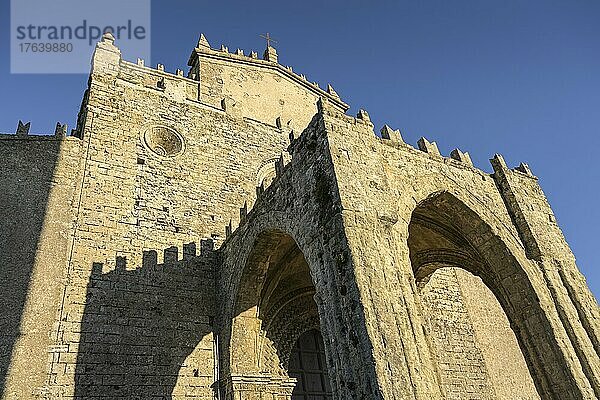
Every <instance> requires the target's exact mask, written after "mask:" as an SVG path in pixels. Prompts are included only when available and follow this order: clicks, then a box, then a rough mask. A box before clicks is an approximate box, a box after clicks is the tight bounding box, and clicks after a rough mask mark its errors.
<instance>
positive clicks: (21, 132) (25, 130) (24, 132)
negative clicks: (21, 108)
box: [0, 120, 77, 140]
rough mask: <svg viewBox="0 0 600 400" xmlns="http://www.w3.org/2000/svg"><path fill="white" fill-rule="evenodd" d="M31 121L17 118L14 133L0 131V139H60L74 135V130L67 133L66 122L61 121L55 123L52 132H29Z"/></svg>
mask: <svg viewBox="0 0 600 400" xmlns="http://www.w3.org/2000/svg"><path fill="white" fill-rule="evenodd" d="M30 129H31V122H27V123H24V122H23V121H21V120H19V122H18V123H17V129H16V130H15V133H0V140H60V139H62V138H65V137H74V138H77V136H76V135H74V133H75V130H74V129H73V130H71V134H70V135H67V129H68V126H67V124H63V123H61V122H57V123H56V127H55V128H54V133H45V132H40V133H34V134H32V133H31V132H30Z"/></svg>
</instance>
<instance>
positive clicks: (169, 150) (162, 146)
mask: <svg viewBox="0 0 600 400" xmlns="http://www.w3.org/2000/svg"><path fill="white" fill-rule="evenodd" d="M144 141H145V142H146V145H147V146H148V148H150V150H152V151H153V152H155V153H156V154H158V155H159V156H163V157H174V156H176V155H178V154H181V152H182V151H183V138H182V137H181V135H180V134H179V133H177V132H176V131H174V130H173V129H170V128H167V127H164V126H154V127H152V128H150V129H148V130H147V131H146V133H145V134H144Z"/></svg>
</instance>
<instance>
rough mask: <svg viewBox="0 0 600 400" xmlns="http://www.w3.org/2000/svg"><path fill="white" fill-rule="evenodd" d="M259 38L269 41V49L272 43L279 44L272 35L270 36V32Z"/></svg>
mask: <svg viewBox="0 0 600 400" xmlns="http://www.w3.org/2000/svg"><path fill="white" fill-rule="evenodd" d="M259 36H260V37H261V38H263V39H265V40H266V41H267V48H269V47H271V42H273V43H277V40H275V39H273V38H272V37H271V35H270V34H269V32H267V33H266V34H265V35H259Z"/></svg>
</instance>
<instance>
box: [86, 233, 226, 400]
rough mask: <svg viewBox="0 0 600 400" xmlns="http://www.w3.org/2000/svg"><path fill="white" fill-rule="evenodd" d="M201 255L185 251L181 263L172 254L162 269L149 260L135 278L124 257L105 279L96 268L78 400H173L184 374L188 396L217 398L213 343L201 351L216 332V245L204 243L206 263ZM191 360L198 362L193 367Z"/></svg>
mask: <svg viewBox="0 0 600 400" xmlns="http://www.w3.org/2000/svg"><path fill="white" fill-rule="evenodd" d="M195 255H196V245H195V244H193V243H192V244H189V245H185V246H184V255H183V260H181V261H178V256H177V248H176V247H171V248H168V249H166V250H165V252H164V260H165V262H164V264H157V253H156V251H148V252H144V255H143V263H142V267H141V268H138V269H134V270H131V269H130V270H128V269H127V260H126V258H125V257H117V260H116V268H115V269H114V270H112V271H109V272H106V273H102V267H103V265H102V264H101V263H94V264H93V267H92V275H91V277H90V281H89V284H88V288H87V297H86V304H85V309H84V315H83V320H82V325H81V339H80V345H79V351H78V356H77V365H76V369H75V397H76V398H88V397H94V398H97V397H100V398H110V399H116V398H123V399H170V398H172V395H173V394H175V393H174V392H173V391H174V388H175V386H176V384H177V382H178V379H182V378H181V376H179V375H181V374H184V375H187V378H189V379H187V380H186V381H185V385H184V386H185V389H184V390H185V392H182V393H181V395H182V396H185V395H187V396H206V394H207V393H211V392H210V391H211V390H212V389H210V384H212V383H213V382H214V379H213V376H212V375H213V369H212V367H213V366H212V359H213V354H212V343H206V346H204V348H202V346H197V345H198V344H199V343H200V342H201V341H202V339H203V338H204V337H205V336H206V335H209V334H210V333H211V332H212V328H211V325H212V320H213V312H214V311H213V310H214V308H213V302H214V299H213V296H214V285H213V282H214V279H213V268H214V259H215V253H214V251H213V248H212V241H206V242H204V241H203V244H202V251H201V256H200V257H195ZM198 347H200V348H199V349H198ZM195 349H196V351H194V350H195ZM192 352H194V360H192V361H190V360H189V359H188V360H187V361H186V359H187V358H188V356H189V355H190V354H191V353H192ZM184 364H187V365H184ZM182 366H184V367H185V368H183V369H182ZM180 370H181V371H180ZM184 379H185V378H184ZM211 395H212V394H211Z"/></svg>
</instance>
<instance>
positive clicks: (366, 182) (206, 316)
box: [0, 34, 600, 400]
mask: <svg viewBox="0 0 600 400" xmlns="http://www.w3.org/2000/svg"><path fill="white" fill-rule="evenodd" d="M249 54H250V56H245V55H244V52H243V51H241V50H239V49H238V51H236V52H235V54H230V53H229V52H228V50H227V47H225V46H222V49H221V50H215V49H212V48H211V47H210V44H209V42H208V40H207V39H206V38H205V37H204V35H202V36H201V37H200V39H199V41H198V45H197V47H196V48H195V49H194V51H193V52H192V55H191V57H190V60H189V65H190V71H189V73H188V75H187V77H184V76H183V73H182V72H181V71H180V70H178V71H176V73H175V74H170V73H168V72H167V71H165V70H164V67H162V66H160V65H159V67H158V68H157V69H151V68H147V67H145V66H144V63H143V62H138V63H135V64H134V63H129V62H127V61H124V60H122V59H121V54H120V51H119V49H118V47H116V46H115V43H114V38H113V37H112V35H110V34H107V35H105V36H104V37H103V39H102V41H101V42H100V43H99V44H98V45H97V48H96V52H95V54H94V57H93V61H92V69H91V75H90V80H89V87H88V89H87V90H86V93H85V95H84V98H83V101H82V105H81V109H80V112H79V116H78V123H77V127H76V128H75V129H74V131H73V134H72V136H70V137H64V135H65V133H66V126H64V125H61V124H58V125H57V129H56V134H55V135H51V136H35V135H27V134H26V133H28V128H27V129H26V126H25V125H23V124H20V125H19V134H18V135H1V136H0V154H2V157H1V159H0V163H1V164H2V165H1V166H2V173H0V183H2V185H3V187H4V188H7V189H8V190H3V192H2V193H1V194H0V212H1V213H2V215H1V217H2V218H0V243H1V245H2V252H1V253H0V263H1V265H2V266H3V267H2V270H1V271H2V285H3V286H2V290H1V294H0V296H2V297H1V298H2V302H3V309H2V313H1V315H2V321H3V325H2V349H3V351H2V353H1V354H0V355H1V357H2V358H1V364H0V368H1V370H0V373H1V374H2V375H1V376H2V379H3V381H2V382H1V384H2V390H3V398H5V399H27V398H52V399H55V398H65V399H67V398H71V399H72V398H78V399H83V398H104V399H119V398H120V399H131V398H142V399H157V398H173V399H183V398H196V399H207V400H208V399H213V398H214V397H215V395H219V396H220V398H222V399H239V400H242V399H244V400H246V399H261V400H266V399H269V400H275V399H278V400H279V399H290V398H292V399H296V398H301V397H298V396H300V395H299V394H298V393H300V392H302V393H306V392H310V391H312V392H313V393H314V394H315V396H323V397H317V398H335V399H415V400H416V399H423V400H425V399H427V400H430V399H442V398H445V399H539V398H541V399H561V400H562V399H594V398H597V397H598V395H599V394H600V360H599V358H598V354H599V352H600V313H599V310H598V304H597V302H596V300H595V299H594V297H593V295H592V294H591V293H590V291H589V289H588V288H587V286H586V284H585V279H584V278H583V276H582V275H581V274H580V272H579V271H578V269H577V267H576V265H575V259H574V257H573V254H572V253H571V251H570V249H569V247H568V245H567V243H566V242H565V240H564V237H563V236H562V233H561V232H560V229H559V228H558V225H557V224H556V221H555V219H554V215H553V213H552V210H551V208H550V206H549V205H548V202H547V200H546V198H545V196H544V194H543V192H542V191H541V189H540V187H539V185H538V182H537V179H536V178H535V177H534V176H533V174H532V173H531V170H530V169H529V167H527V166H526V165H525V164H523V165H521V166H519V167H517V168H516V169H515V170H511V169H509V168H508V167H507V166H506V163H505V162H504V160H503V159H502V158H501V157H500V156H496V157H495V158H494V159H493V160H492V165H493V167H494V173H493V174H492V175H490V174H487V173H485V172H483V171H481V170H479V169H477V168H475V167H474V166H473V165H472V162H471V159H470V157H469V156H468V153H463V152H462V151H460V150H458V149H456V150H455V151H453V152H452V154H451V155H450V158H444V157H442V156H441V155H440V153H439V151H438V149H437V146H436V145H435V142H429V141H428V140H426V139H422V140H420V141H419V143H418V147H419V150H417V149H415V148H413V147H411V146H409V145H407V144H405V143H404V142H403V140H402V137H401V135H400V131H398V130H392V129H391V128H389V127H388V126H387V125H386V126H384V128H383V129H382V131H381V137H377V136H376V135H375V134H374V132H373V124H372V123H371V120H370V117H369V114H368V113H367V112H366V111H364V110H360V111H359V113H358V115H357V117H351V116H348V115H346V114H345V112H346V110H347V109H348V106H347V105H346V104H345V103H344V102H343V101H342V100H341V99H340V97H339V95H338V94H337V93H336V92H335V91H334V90H333V88H331V87H330V86H329V87H328V88H327V90H326V91H324V90H322V89H320V88H319V87H318V85H314V84H311V83H309V82H308V81H307V80H306V78H305V77H303V76H302V75H296V74H295V73H294V72H293V71H292V69H291V68H287V67H284V66H282V65H280V64H278V58H277V57H278V56H277V52H276V51H275V49H274V48H272V47H270V48H268V49H267V51H266V52H265V59H264V60H260V59H258V56H257V54H256V52H249ZM26 131H27V132H26ZM307 332H313V333H312V334H311V335H313V336H310V335H309V336H306V335H305V334H306V333H307ZM314 332H317V333H314ZM319 332H320V333H319ZM306 337H316V338H317V339H318V340H317V342H319V341H320V337H322V338H323V344H324V353H325V357H324V358H323V354H322V352H323V349H322V348H321V350H319V349H317V348H316V347H313V348H311V344H310V343H309V342H306V343H305V342H302V341H303V340H304V341H306V339H303V338H306ZM317 342H314V343H317ZM314 343H313V345H312V346H317V345H316V344H314ZM319 343H320V342H319ZM302 346H304V347H302ZM317 347H318V346H317ZM300 353H302V354H303V355H302V357H300V356H298V354H300ZM294 357H296V358H294ZM298 357H300V358H298ZM303 363H307V365H304V364H303ZM309 365H310V366H309ZM507 366H509V368H507ZM310 368H312V369H310ZM324 370H326V371H327V372H328V373H323V371H324ZM300 387H301V388H302V390H300V389H298V388H300ZM302 396H303V395H302Z"/></svg>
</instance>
